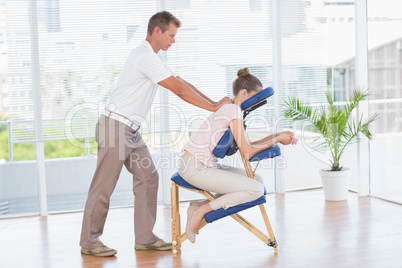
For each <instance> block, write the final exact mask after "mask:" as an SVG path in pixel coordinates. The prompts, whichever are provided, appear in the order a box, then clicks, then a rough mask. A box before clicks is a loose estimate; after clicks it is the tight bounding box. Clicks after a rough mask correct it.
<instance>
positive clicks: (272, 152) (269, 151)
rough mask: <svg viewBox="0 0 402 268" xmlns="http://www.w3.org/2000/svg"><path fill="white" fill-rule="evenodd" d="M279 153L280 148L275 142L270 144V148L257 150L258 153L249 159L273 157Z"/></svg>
mask: <svg viewBox="0 0 402 268" xmlns="http://www.w3.org/2000/svg"><path fill="white" fill-rule="evenodd" d="M279 155H281V149H280V148H279V146H278V145H277V144H275V145H273V146H271V147H270V148H268V149H266V150H265V151H262V152H259V153H258V154H255V155H253V156H252V157H251V158H250V159H249V161H250V162H254V161H260V160H263V159H267V158H274V157H276V156H279Z"/></svg>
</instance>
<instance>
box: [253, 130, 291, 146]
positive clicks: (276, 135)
mask: <svg viewBox="0 0 402 268" xmlns="http://www.w3.org/2000/svg"><path fill="white" fill-rule="evenodd" d="M281 134H289V135H292V136H294V134H293V132H292V131H282V132H278V133H274V134H271V135H269V136H266V137H265V138H262V139H261V140H257V141H253V142H251V145H258V144H261V143H264V142H267V141H269V140H271V139H273V138H276V137H278V136H279V135H281Z"/></svg>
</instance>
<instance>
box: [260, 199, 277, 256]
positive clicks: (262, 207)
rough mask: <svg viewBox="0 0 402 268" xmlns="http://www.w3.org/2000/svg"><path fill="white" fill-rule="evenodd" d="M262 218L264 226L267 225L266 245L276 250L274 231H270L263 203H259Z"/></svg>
mask: <svg viewBox="0 0 402 268" xmlns="http://www.w3.org/2000/svg"><path fill="white" fill-rule="evenodd" d="M259 207H260V210H261V214H262V218H263V219H264V222H265V227H267V231H268V235H269V241H270V242H269V243H268V246H270V247H273V248H274V250H275V251H278V243H277V242H276V239H275V236H274V231H272V227H271V223H270V222H269V219H268V215H267V212H266V211H265V207H264V204H260V205H259Z"/></svg>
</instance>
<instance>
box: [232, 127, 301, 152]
mask: <svg viewBox="0 0 402 268" xmlns="http://www.w3.org/2000/svg"><path fill="white" fill-rule="evenodd" d="M229 125H230V130H231V131H232V134H233V137H234V139H235V141H236V143H237V146H239V151H240V154H241V155H242V156H244V157H245V158H246V159H249V158H250V157H252V156H253V155H255V154H257V153H259V152H261V151H264V150H266V149H268V148H270V147H271V146H272V145H274V144H275V143H278V142H279V143H282V144H283V145H288V144H295V143H296V142H297V139H295V138H294V135H293V132H291V131H285V132H281V133H279V134H272V135H270V136H268V137H266V138H264V139H261V140H260V141H259V143H258V144H256V143H255V142H254V143H251V142H250V141H249V139H248V137H247V135H246V132H245V130H244V126H243V120H242V119H233V120H232V121H230V123H229Z"/></svg>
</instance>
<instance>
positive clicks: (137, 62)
mask: <svg viewBox="0 0 402 268" xmlns="http://www.w3.org/2000/svg"><path fill="white" fill-rule="evenodd" d="M172 75H173V73H172V72H171V71H170V69H169V68H168V67H167V62H166V57H165V54H163V51H162V50H161V51H159V52H158V54H156V53H155V52H154V51H153V49H152V47H151V45H150V44H149V42H148V41H146V40H144V41H143V42H142V43H141V44H140V45H139V46H138V47H137V48H135V49H133V50H132V51H131V53H130V55H129V56H128V58H127V60H126V62H125V64H124V67H123V69H122V71H121V73H120V76H119V79H118V81H117V85H116V87H115V88H114V90H113V91H112V94H111V96H110V99H109V103H108V104H107V106H106V109H107V110H109V111H112V112H115V113H117V114H120V115H123V116H124V117H126V118H128V119H129V120H131V121H132V122H134V123H135V124H136V125H137V126H140V125H141V123H142V122H143V121H144V120H145V118H146V117H147V115H148V113H149V110H150V109H151V104H152V102H153V99H154V97H155V94H156V91H157V90H158V86H159V85H158V84H157V83H159V82H160V81H163V80H165V79H166V78H168V77H170V76H172Z"/></svg>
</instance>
